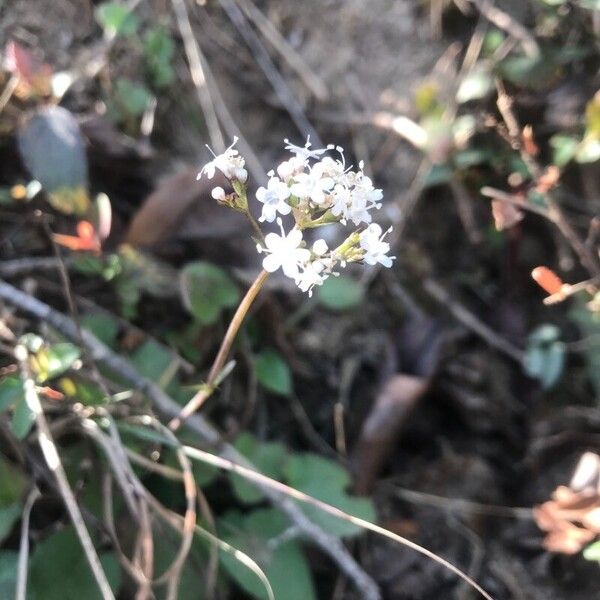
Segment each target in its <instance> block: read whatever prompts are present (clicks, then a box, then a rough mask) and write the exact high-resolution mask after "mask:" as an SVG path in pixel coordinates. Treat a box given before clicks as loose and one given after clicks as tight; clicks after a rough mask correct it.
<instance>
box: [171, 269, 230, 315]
mask: <svg viewBox="0 0 600 600" xmlns="http://www.w3.org/2000/svg"><path fill="white" fill-rule="evenodd" d="M180 283H181V294H182V298H183V303H184V305H185V307H186V308H187V309H188V311H189V312H190V313H191V314H192V315H193V316H194V317H195V318H196V319H197V320H198V321H199V322H200V323H202V324H204V325H210V324H212V323H215V322H216V321H217V320H218V318H219V316H220V314H221V312H222V311H223V310H225V309H227V308H233V307H234V306H236V305H237V303H238V301H239V297H240V295H239V291H238V289H237V287H236V285H235V283H234V282H233V281H232V280H231V278H230V277H229V275H228V274H227V273H226V272H225V271H223V269H220V268H219V267H217V266H215V265H213V264H211V263H208V262H205V261H197V262H193V263H189V264H187V265H186V266H185V267H184V268H183V270H182V271H181V276H180Z"/></svg>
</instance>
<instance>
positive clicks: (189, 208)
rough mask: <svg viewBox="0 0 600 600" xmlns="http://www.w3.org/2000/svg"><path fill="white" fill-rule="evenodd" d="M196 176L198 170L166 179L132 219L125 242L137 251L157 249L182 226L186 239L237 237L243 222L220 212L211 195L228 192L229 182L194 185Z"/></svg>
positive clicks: (227, 212)
mask: <svg viewBox="0 0 600 600" xmlns="http://www.w3.org/2000/svg"><path fill="white" fill-rule="evenodd" d="M197 175H198V168H197V167H190V168H187V169H186V170H185V171H182V172H181V173H177V174H175V175H172V176H170V177H168V178H167V179H165V180H164V181H163V182H162V183H161V184H160V185H159V186H158V187H157V188H156V190H154V192H152V193H151V194H150V195H149V196H148V197H147V198H146V200H145V201H144V203H143V204H142V206H141V207H140V209H139V210H138V211H137V213H136V214H135V216H134V217H133V220H132V221H131V224H130V225H129V230H128V231H127V235H126V236H125V241H126V242H127V243H128V244H131V245H132V246H137V247H151V246H156V245H157V244H159V243H161V242H164V241H166V240H167V239H169V238H171V237H172V236H173V235H174V234H175V233H180V231H179V230H181V229H182V228H183V227H184V226H185V228H186V230H187V235H188V237H198V238H215V237H223V238H225V237H226V236H228V235H231V234H233V233H237V231H239V228H240V221H241V223H242V224H243V218H240V217H239V215H237V214H236V213H234V212H233V211H225V210H223V209H222V207H221V206H219V205H218V203H217V202H216V201H215V200H214V199H213V198H212V197H211V195H210V192H211V190H212V188H213V187H215V185H220V186H222V187H225V188H227V187H228V182H227V181H226V180H225V178H224V177H218V178H215V179H217V180H216V181H215V179H213V180H212V181H208V180H207V179H201V180H200V181H197V180H196V176H197ZM190 228H193V231H189V229H190Z"/></svg>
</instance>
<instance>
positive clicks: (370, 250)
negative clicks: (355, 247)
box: [359, 223, 396, 267]
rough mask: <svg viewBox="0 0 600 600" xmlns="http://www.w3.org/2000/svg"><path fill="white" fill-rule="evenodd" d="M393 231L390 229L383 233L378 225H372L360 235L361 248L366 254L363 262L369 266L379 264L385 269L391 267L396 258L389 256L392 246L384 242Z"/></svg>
mask: <svg viewBox="0 0 600 600" xmlns="http://www.w3.org/2000/svg"><path fill="white" fill-rule="evenodd" d="M390 231H391V227H390V229H388V230H387V231H386V232H385V233H382V231H381V227H380V226H379V225H377V223H372V224H371V225H369V226H368V227H367V228H366V229H365V230H364V231H363V232H362V233H361V234H360V242H359V243H360V247H361V248H362V249H363V251H364V254H363V256H362V260H363V261H364V262H365V263H367V264H368V265H376V264H377V263H379V264H381V265H383V266H384V267H391V266H392V261H393V260H394V259H395V258H396V257H395V256H388V255H387V253H388V252H389V251H390V245H389V244H388V243H387V242H384V241H383V238H384V237H385V236H386V235H387V234H388V233H389V232H390Z"/></svg>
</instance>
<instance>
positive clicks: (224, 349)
mask: <svg viewBox="0 0 600 600" xmlns="http://www.w3.org/2000/svg"><path fill="white" fill-rule="evenodd" d="M268 277H269V273H268V272H267V271H264V270H263V271H261V272H260V273H259V275H258V277H257V278H256V279H255V280H254V283H253V284H252V285H251V286H250V287H249V288H248V291H247V292H246V295H245V296H244V297H243V298H242V301H241V302H240V304H239V306H238V307H237V310H236V311H235V314H234V315H233V318H232V319H231V323H229V327H228V328H227V332H226V333H225V337H224V338H223V341H222V342H221V347H220V348H219V351H218V352H217V356H216V357H215V360H214V361H213V364H212V366H211V368H210V371H209V373H208V379H207V380H206V384H205V385H204V386H202V388H201V389H200V390H198V392H197V393H196V394H195V395H194V397H193V398H192V399H191V400H190V401H189V402H188V403H187V404H186V405H185V406H184V407H183V408H182V409H181V412H180V413H179V416H178V417H175V418H174V419H173V420H172V421H171V422H170V423H169V428H170V429H171V430H172V431H177V429H179V427H181V424H182V423H183V421H185V420H186V419H187V418H188V417H189V416H190V415H192V414H193V413H195V412H196V411H197V410H198V409H199V408H200V407H201V406H202V405H203V404H204V403H205V402H206V401H207V400H208V399H209V398H210V397H211V396H212V394H213V392H214V391H215V387H216V385H215V382H216V381H217V377H218V376H219V373H220V372H221V371H222V369H223V367H224V366H225V361H226V360H227V357H228V356H229V352H230V350H231V346H232V345H233V342H234V341H235V338H236V336H237V333H238V331H239V329H240V327H241V325H242V323H243V322H244V319H245V318H246V315H247V314H248V311H249V310H250V307H251V306H252V303H253V302H254V300H255V299H256V296H257V295H258V292H260V290H261V289H262V287H263V285H264V284H265V281H266V280H267V278H268Z"/></svg>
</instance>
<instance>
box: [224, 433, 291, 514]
mask: <svg viewBox="0 0 600 600" xmlns="http://www.w3.org/2000/svg"><path fill="white" fill-rule="evenodd" d="M235 447H236V448H237V449H238V450H239V451H240V452H241V453H242V454H243V455H244V456H245V457H246V458H247V459H248V460H250V462H251V463H252V464H253V465H254V466H255V467H256V468H257V469H258V471H260V472H261V473H262V474H263V475H266V476H267V477H271V478H272V479H282V475H283V468H284V466H285V462H286V460H287V451H286V449H285V447H284V446H283V444H280V443H279V442H260V441H258V440H257V439H256V438H255V437H254V436H253V435H251V434H250V433H242V434H240V435H239V436H238V438H237V440H236V442H235ZM231 485H232V487H233V491H234V492H235V495H236V496H237V497H238V499H239V500H240V501H241V502H244V503H245V504H252V503H254V502H259V501H261V500H263V498H264V495H263V493H262V492H261V491H260V490H259V489H258V488H257V487H256V486H253V485H251V484H250V483H249V482H248V481H246V479H244V478H243V477H241V476H240V475H236V474H235V473H232V474H231Z"/></svg>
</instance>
